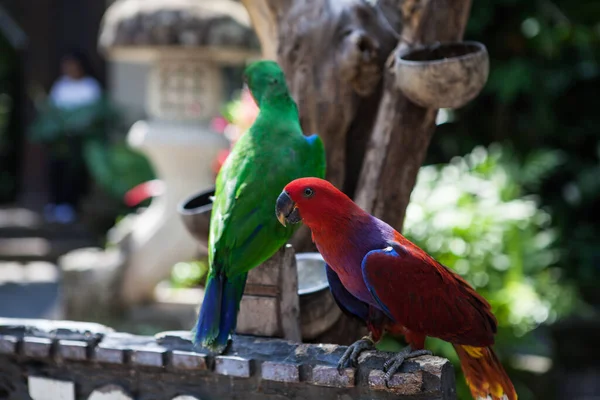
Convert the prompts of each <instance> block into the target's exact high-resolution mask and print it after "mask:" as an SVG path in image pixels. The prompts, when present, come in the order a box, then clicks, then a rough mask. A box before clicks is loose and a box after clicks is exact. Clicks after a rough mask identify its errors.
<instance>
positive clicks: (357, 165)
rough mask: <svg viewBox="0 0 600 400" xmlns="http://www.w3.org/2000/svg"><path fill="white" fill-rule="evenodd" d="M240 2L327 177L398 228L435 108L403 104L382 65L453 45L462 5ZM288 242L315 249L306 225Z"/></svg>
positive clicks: (434, 1) (439, 1)
mask: <svg viewBox="0 0 600 400" xmlns="http://www.w3.org/2000/svg"><path fill="white" fill-rule="evenodd" d="M242 2H243V3H244V5H245V6H246V8H247V10H248V12H249V14H250V17H251V20H252V23H253V25H254V26H255V28H256V31H257V33H258V35H259V39H260V41H261V44H262V46H263V50H264V51H265V57H266V58H271V59H276V60H277V61H278V62H279V64H280V65H281V66H282V68H283V70H284V72H285V73H286V76H287V79H288V84H289V86H290V90H291V92H292V96H293V97H294V99H295V100H296V102H297V103H298V107H299V109H300V120H301V124H302V127H303V129H304V131H305V132H306V133H307V134H311V133H315V132H316V133H318V134H319V135H320V136H321V138H322V139H323V142H324V144H325V148H326V151H327V179H328V180H330V181H331V182H332V183H333V184H334V185H336V186H337V187H338V188H341V189H342V190H343V191H344V192H345V193H346V194H348V195H349V196H351V197H354V198H355V200H356V202H357V203H358V204H359V205H360V206H361V207H363V208H364V209H365V210H367V211H369V212H371V213H372V214H374V215H375V216H377V217H379V218H381V219H382V220H384V221H386V222H388V223H389V224H390V225H392V226H393V227H395V228H396V229H398V230H401V228H402V224H403V221H404V214H405V211H406V207H407V205H408V201H409V199H410V193H411V191H412V189H413V186H414V184H415V181H416V177H417V173H418V171H419V168H420V166H421V163H422V162H423V159H424V157H425V155H426V152H427V147H428V145H429V142H430V140H431V137H432V135H433V131H434V128H435V118H436V115H437V110H435V109H425V108H422V107H419V106H417V105H415V104H413V103H411V102H410V101H409V100H408V99H407V98H406V97H405V96H404V95H403V94H402V92H401V91H400V90H399V89H398V88H397V87H396V85H395V80H396V78H395V76H394V72H393V69H392V68H391V67H392V66H393V65H394V60H395V58H396V56H397V54H398V53H399V52H402V51H405V50H406V49H408V48H409V47H410V46H415V45H421V44H430V43H434V42H438V41H455V40H460V39H461V38H462V35H463V32H464V28H465V25H466V22H467V18H468V13H469V9H470V0H380V1H379V2H378V4H376V5H372V4H371V3H369V2H367V1H364V0H344V1H341V0H304V1H300V0H242ZM275 49H276V54H273V52H274V50H275ZM293 244H294V247H295V248H296V249H297V251H308V250H314V247H311V245H312V243H311V240H310V236H309V233H308V229H305V228H304V229H302V230H300V231H299V232H298V234H297V235H296V237H295V238H294V241H293ZM348 331H349V330H348ZM348 333H349V335H352V334H353V333H354V332H348ZM340 340H341V339H340Z"/></svg>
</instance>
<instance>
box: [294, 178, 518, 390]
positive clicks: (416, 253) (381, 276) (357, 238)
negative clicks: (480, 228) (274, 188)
mask: <svg viewBox="0 0 600 400" xmlns="http://www.w3.org/2000/svg"><path fill="white" fill-rule="evenodd" d="M307 188H310V189H311V190H310V191H307V190H306V189H307ZM284 190H285V191H286V192H287V194H288V196H289V197H290V198H291V199H292V201H294V202H295V203H296V204H295V206H296V207H297V209H298V211H299V213H300V215H301V217H302V221H303V222H304V224H306V225H307V226H308V227H309V228H310V229H311V231H312V235H313V240H314V242H315V244H316V245H317V247H318V248H319V251H320V252H321V253H322V254H323V257H324V258H325V260H326V262H327V264H329V266H330V267H331V268H332V269H334V270H335V273H336V274H337V276H338V277H339V280H340V282H341V283H342V284H343V286H344V287H345V288H346V290H347V291H348V292H350V293H351V294H352V295H353V296H355V297H356V298H357V299H358V300H360V301H362V302H369V307H370V309H372V308H373V307H376V306H377V305H379V306H380V308H381V309H382V310H383V312H384V313H385V314H386V315H387V317H383V318H382V317H381V316H380V313H379V314H378V313H372V312H371V311H370V312H369V315H368V316H367V317H366V320H365V322H366V324H367V326H368V328H369V330H370V331H371V332H372V333H373V336H374V338H379V337H380V336H381V332H382V331H383V330H386V331H388V332H390V333H392V334H403V335H404V336H405V338H406V340H407V342H408V343H409V344H410V345H411V348H412V349H413V350H419V349H423V347H424V344H425V338H426V337H427V336H432V337H437V338H440V339H443V340H445V341H448V342H450V343H452V344H453V345H454V347H455V349H456V351H457V354H458V356H459V358H460V360H461V365H462V367H463V371H464V373H465V377H466V380H467V383H468V384H469V387H470V388H471V392H472V394H473V396H474V397H484V398H485V397H486V396H490V397H491V398H492V399H493V400H500V399H502V398H503V396H506V397H507V398H508V399H509V400H516V399H517V394H516V392H515V389H514V387H513V385H512V383H511V381H510V379H509V378H508V375H507V374H506V372H505V371H504V368H503V367H502V365H501V364H500V362H499V361H498V358H497V357H496V354H495V353H494V351H493V350H492V348H491V345H493V343H494V335H495V333H496V318H495V317H494V315H493V314H492V312H491V307H490V305H489V303H488V302H487V301H486V300H485V299H484V298H483V297H482V296H481V295H479V294H478V293H477V292H476V291H475V290H474V289H473V288H472V287H471V286H470V285H469V284H468V283H467V282H466V281H465V280H464V279H463V278H461V277H460V276H459V275H457V274H456V273H454V272H453V271H451V270H449V269H448V268H446V267H445V266H443V265H442V264H440V263H439V262H437V261H436V260H435V259H433V257H431V256H430V255H428V254H427V253H426V252H425V251H423V250H422V249H420V248H419V247H418V246H416V245H415V244H413V243H411V242H410V241H409V240H408V239H406V238H405V237H404V236H402V235H401V234H400V233H399V232H397V231H395V230H393V229H392V228H391V227H390V226H389V225H387V224H385V223H383V222H382V221H380V220H378V219H376V218H374V217H372V216H370V215H369V214H368V213H366V212H365V211H364V210H362V209H360V207H358V206H357V205H356V204H355V203H354V202H353V201H352V200H351V199H350V198H348V196H346V195H345V194H343V193H342V192H340V191H339V190H338V189H336V188H335V187H334V186H333V185H332V184H330V183H329V182H327V181H324V180H322V179H317V178H302V179H297V180H295V181H293V182H291V183H289V184H288V185H287V186H286V187H285V189H284ZM306 193H310V195H308V196H307V195H306ZM365 290H368V292H369V293H370V296H369V294H367V295H366V296H365ZM371 297H372V298H371ZM377 315H379V317H376V316H377Z"/></svg>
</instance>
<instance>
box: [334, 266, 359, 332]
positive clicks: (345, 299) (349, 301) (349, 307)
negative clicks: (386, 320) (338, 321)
mask: <svg viewBox="0 0 600 400" xmlns="http://www.w3.org/2000/svg"><path fill="white" fill-rule="evenodd" d="M325 272H326V273H327V281H328V282H329V290H331V294H332V295H333V299H334V300H335V302H336V303H337V305H338V307H340V308H341V309H342V311H344V312H346V313H349V314H351V315H353V316H355V317H358V318H360V319H361V320H363V321H366V320H367V319H368V317H369V305H368V304H367V303H365V302H363V301H361V300H359V299H357V298H356V297H354V296H353V295H352V294H351V293H350V292H349V291H348V290H346V288H345V287H344V285H343V284H342V281H340V278H339V277H338V276H337V274H336V273H335V271H334V270H333V269H331V267H330V266H329V265H325Z"/></svg>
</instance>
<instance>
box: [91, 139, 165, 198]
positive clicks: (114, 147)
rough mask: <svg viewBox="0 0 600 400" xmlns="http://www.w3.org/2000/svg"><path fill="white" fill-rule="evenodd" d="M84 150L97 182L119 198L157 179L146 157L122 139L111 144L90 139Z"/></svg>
mask: <svg viewBox="0 0 600 400" xmlns="http://www.w3.org/2000/svg"><path fill="white" fill-rule="evenodd" d="M84 154H85V159H86V162H87V165H88V168H89V169H90V171H91V172H92V175H93V176H94V179H95V180H96V182H98V183H99V184H100V185H101V186H102V187H103V188H104V190H106V191H107V192H108V193H109V194H111V195H112V196H114V197H115V198H117V199H122V198H123V196H124V195H125V193H127V191H128V190H129V189H131V188H133V187H135V186H136V185H138V184H140V183H143V182H147V181H150V180H152V179H154V171H153V169H152V166H151V165H150V163H149V162H148V160H147V159H146V157H145V156H144V155H142V154H140V153H138V152H137V151H135V150H133V149H131V148H130V147H129V146H128V145H127V144H126V143H125V142H124V141H123V140H119V141H114V142H112V143H109V144H107V143H106V142H103V141H100V140H88V141H86V143H85V146H84Z"/></svg>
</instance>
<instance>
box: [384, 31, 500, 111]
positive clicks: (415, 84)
mask: <svg viewBox="0 0 600 400" xmlns="http://www.w3.org/2000/svg"><path fill="white" fill-rule="evenodd" d="M394 68H395V69H396V70H395V72H396V74H395V75H396V84H397V85H398V87H399V88H400V90H402V92H403V93H404V94H405V95H406V97H408V99H409V100H411V101H412V102H413V103H415V104H418V105H420V106H422V107H426V108H436V109H437V108H459V107H462V106H464V105H465V104H467V103H468V102H469V101H471V100H473V99H474V98H475V97H476V96H477V95H478V94H479V92H480V91H481V89H483V87H484V85H485V83H486V81H487V78H488V73H489V57H488V52H487V49H486V48H485V46H484V45H483V44H482V43H478V42H450V43H439V44H435V45H431V46H425V47H419V48H415V49H411V50H408V51H406V52H404V53H400V54H398V55H397V56H396V59H395V65H394Z"/></svg>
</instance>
